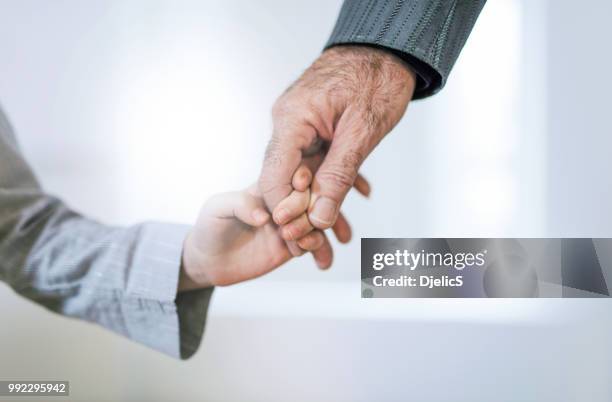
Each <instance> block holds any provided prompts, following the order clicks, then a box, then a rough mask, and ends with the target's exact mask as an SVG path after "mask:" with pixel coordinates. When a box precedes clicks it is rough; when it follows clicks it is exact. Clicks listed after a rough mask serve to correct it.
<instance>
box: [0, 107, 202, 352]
mask: <svg viewBox="0 0 612 402" xmlns="http://www.w3.org/2000/svg"><path fill="white" fill-rule="evenodd" d="M188 229H189V227H188V226H184V225H175V224H167V223H154V222H150V223H143V224H139V225H135V226H131V227H125V228H120V227H111V226H107V225H103V224H101V223H98V222H96V221H93V220H91V219H88V218H86V217H84V216H82V215H80V214H78V213H76V212H74V211H73V210H71V209H69V208H68V207H67V206H66V205H65V204H64V203H62V202H61V201H60V200H59V199H57V198H55V197H53V196H50V195H48V194H46V193H45V192H44V191H43V190H42V189H41V188H40V186H39V185H38V183H37V181H36V179H35V177H34V175H33V173H32V171H31V169H30V168H29V166H28V165H27V163H26V162H25V160H24V159H23V157H22V156H21V154H20V152H19V150H18V147H17V144H16V141H15V138H14V135H13V134H12V130H11V128H10V125H9V124H8V121H7V120H6V118H5V117H4V116H3V115H2V111H1V110H0V280H2V281H4V282H6V283H7V284H8V285H9V286H11V287H12V288H13V289H14V290H15V291H16V292H17V293H18V294H20V295H22V296H24V297H26V298H28V299H30V300H32V301H34V302H36V303H38V304H40V305H42V306H44V307H46V308H48V309H49V310H52V311H54V312H57V313H60V314H63V315H67V316H71V317H76V318H79V319H83V320H87V321H90V322H94V323H97V324H99V325H102V326H103V327H105V328H107V329H110V330H112V331H115V332H117V333H119V334H121V335H124V336H126V337H128V338H130V339H132V340H134V341H136V342H140V343H142V344H144V345H147V346H149V347H151V348H154V349H156V350H159V351H161V352H163V353H166V354H168V355H170V356H173V357H177V358H179V357H180V358H187V357H189V356H191V355H192V354H193V353H194V352H195V351H196V350H197V348H198V346H199V343H200V339H201V338H202V334H203V331H204V324H205V321H206V313H207V309H208V303H209V300H210V296H211V294H212V288H209V289H203V290H197V291H192V292H187V293H180V294H178V295H177V287H178V279H179V271H180V266H181V255H182V249H183V241H184V239H185V236H186V234H187V231H188Z"/></svg>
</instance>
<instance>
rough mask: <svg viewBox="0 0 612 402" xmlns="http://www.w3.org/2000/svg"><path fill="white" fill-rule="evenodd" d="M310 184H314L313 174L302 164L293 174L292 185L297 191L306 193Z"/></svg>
mask: <svg viewBox="0 0 612 402" xmlns="http://www.w3.org/2000/svg"><path fill="white" fill-rule="evenodd" d="M310 183H312V172H311V171H310V169H308V167H307V166H306V165H304V164H301V165H300V166H299V167H298V168H297V170H296V171H295V173H294V174H293V179H292V180H291V185H292V186H293V188H294V189H295V190H297V191H306V190H307V189H308V187H309V186H310Z"/></svg>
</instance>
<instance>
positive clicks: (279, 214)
mask: <svg viewBox="0 0 612 402" xmlns="http://www.w3.org/2000/svg"><path fill="white" fill-rule="evenodd" d="M288 220H289V211H287V210H286V209H285V208H281V209H279V210H278V211H276V212H275V213H274V221H275V222H276V223H277V224H279V225H282V224H284V223H286V222H287V221H288Z"/></svg>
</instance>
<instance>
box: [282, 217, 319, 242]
mask: <svg viewBox="0 0 612 402" xmlns="http://www.w3.org/2000/svg"><path fill="white" fill-rule="evenodd" d="M313 229H314V227H313V226H312V224H311V223H310V221H309V220H308V215H307V214H306V213H302V215H300V216H299V217H297V218H296V219H294V220H292V221H291V222H289V223H287V224H285V225H283V226H282V227H281V237H282V238H283V239H285V240H298V239H301V238H302V237H304V236H306V235H307V234H308V233H310V232H312V230H313Z"/></svg>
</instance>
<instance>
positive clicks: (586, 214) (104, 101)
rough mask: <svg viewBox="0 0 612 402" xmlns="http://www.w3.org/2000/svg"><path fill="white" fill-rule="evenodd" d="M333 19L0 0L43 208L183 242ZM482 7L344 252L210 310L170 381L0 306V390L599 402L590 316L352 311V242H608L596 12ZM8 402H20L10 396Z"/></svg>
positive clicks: (136, 360)
mask: <svg viewBox="0 0 612 402" xmlns="http://www.w3.org/2000/svg"><path fill="white" fill-rule="evenodd" d="M340 4H341V2H340V1H336V0H334V1H323V0H316V1H312V0H311V1H290V2H288V1H281V0H265V1H258V2H251V1H247V0H239V1H232V2H223V1H195V0H193V1H173V2H170V1H159V0H158V1H150V0H132V1H129V2H127V1H120V0H112V1H111V0H109V1H88V2H82V1H76V0H70V1H68V0H65V1H54V2H46V1H42V0H37V1H36V0H21V1H9V0H0V10H1V11H0V101H1V102H2V104H3V107H4V109H5V111H6V112H7V114H8V115H9V117H10V119H11V121H12V123H13V125H14V127H15V129H16V131H17V134H18V136H19V139H20V142H21V145H22V148H23V150H24V152H25V154H26V156H27V158H28V160H29V161H30V162H31V164H32V165H33V167H34V169H35V170H36V172H37V173H38V175H39V178H40V179H41V181H42V183H43V185H44V186H45V188H46V189H47V190H48V191H50V192H52V193H54V194H57V195H59V196H61V197H62V198H63V199H64V200H65V201H66V202H67V203H68V204H70V205H71V206H72V207H74V208H75V209H77V210H79V211H81V212H83V213H85V214H87V215H90V216H93V217H96V218H98V219H100V220H102V221H104V222H108V223H112V224H121V225H128V224H132V223H135V222H138V221H142V220H167V221H178V222H185V223H190V222H192V221H193V220H194V218H195V216H196V214H197V211H198V209H199V207H200V205H201V204H202V202H203V201H204V200H205V199H206V198H207V197H208V196H210V195H211V194H213V193H216V192H219V191H226V190H231V189H236V188H240V187H244V186H246V185H248V184H249V183H251V182H252V181H254V180H256V178H257V175H258V172H259V168H260V164H261V160H262V157H263V150H264V148H265V145H266V141H267V139H268V138H269V135H270V130H271V123H270V117H269V115H270V113H269V110H270V107H271V105H272V103H273V102H274V100H275V98H276V97H277V96H278V95H279V94H280V93H281V92H282V91H283V90H284V89H285V88H286V86H287V85H289V84H290V83H291V82H292V81H293V80H294V79H296V78H297V76H298V75H299V74H300V73H301V72H302V71H303V70H304V69H305V68H306V67H307V66H308V65H309V63H311V62H312V60H314V58H316V56H317V55H318V54H319V52H320V51H321V48H322V46H323V45H324V43H325V42H326V40H327V37H328V35H329V33H330V32H331V29H332V27H333V24H334V21H335V18H336V16H337V12H338V10H339V8H340ZM577 7H578V6H576V5H575V2H572V1H569V0H556V1H554V2H553V1H546V0H533V1H527V0H523V1H521V0H499V1H495V2H493V1H491V2H489V4H487V6H486V7H485V9H484V11H483V13H482V15H481V17H480V19H479V21H478V23H477V25H476V28H475V29H474V31H473V34H472V36H471V37H470V40H469V41H468V44H467V46H466V47H465V49H464V52H463V54H462V56H461V57H460V59H459V62H458V63H457V65H456V67H455V69H454V71H453V73H452V75H451V77H450V80H449V84H448V85H447V87H446V89H445V90H444V91H443V92H442V93H440V94H439V95H437V96H435V97H434V98H432V99H428V100H425V101H420V102H415V103H413V104H411V105H410V107H409V110H408V113H407V115H406V117H405V118H404V119H403V121H402V122H401V123H400V125H399V126H398V127H397V128H396V129H395V130H394V132H393V133H392V134H391V135H389V136H388V137H387V138H386V139H385V140H384V141H383V142H382V144H381V145H380V146H379V147H378V149H377V150H376V151H375V152H374V154H372V156H371V157H370V158H369V159H368V161H367V162H366V163H365V165H364V167H363V170H362V172H363V173H364V174H365V175H366V176H367V177H368V178H369V179H370V180H371V182H372V183H373V187H374V189H373V190H374V191H373V194H372V197H371V199H370V200H364V199H361V198H359V197H358V196H355V195H351V196H350V197H349V198H348V200H347V202H346V203H345V208H344V210H345V212H346V215H347V216H348V217H349V219H350V220H351V222H352V224H353V227H354V232H355V233H354V234H355V239H356V240H354V241H353V242H352V243H351V244H350V245H348V246H337V247H336V259H335V264H334V267H333V269H332V270H331V271H330V272H325V273H322V272H320V271H318V270H317V269H316V268H315V266H314V264H313V262H312V261H311V259H310V258H309V257H303V258H301V259H298V260H295V261H293V262H291V263H289V264H287V265H286V266H285V267H283V268H281V269H280V270H278V271H277V272H274V273H273V274H271V275H269V276H267V277H265V278H262V279H260V280H257V281H254V282H251V283H248V284H245V285H241V286H236V287H232V288H224V289H217V290H216V293H215V296H214V298H213V303H212V306H211V311H210V320H209V324H208V327H207V333H206V337H205V341H204V344H203V345H202V349H201V351H200V352H199V353H198V354H197V355H196V356H195V357H194V358H193V359H192V360H190V361H188V362H177V361H173V360H172V359H169V358H167V357H165V356H161V355H158V354H156V353H155V352H152V351H149V350H147V349H145V348H143V347H141V346H139V345H134V344H132V343H130V342H128V341H126V340H124V339H121V338H119V337H117V336H115V335H113V334H110V333H107V332H105V331H103V330H101V329H99V328H97V327H94V326H91V325H89V324H85V323H81V322H76V321H74V320H68V319H65V318H60V317H57V316H53V315H51V314H49V313H48V312H46V311H44V310H42V309H41V308H39V307H37V306H34V305H33V304H31V303H29V302H27V301H24V300H21V299H19V298H18V297H16V296H15V295H14V294H13V292H12V291H11V290H10V289H8V288H7V287H5V286H2V287H0V303H1V305H2V306H3V308H2V310H1V311H2V315H3V317H2V318H3V319H2V322H3V324H2V325H1V326H0V378H2V379H65V380H70V381H71V392H72V394H73V396H72V397H71V399H73V400H88V401H97V400H100V401H102V400H126V401H127V400H129V401H132V400H134V401H139V400H148V401H153V400H160V401H162V400H170V399H176V400H185V401H187V400H194V401H195V400H206V401H226V400H227V401H243V400H251V401H255V400H257V401H259V400H261V401H286V400H292V401H312V400H324V401H327V400H329V401H344V400H346V401H371V400H384V401H387V400H389V401H391V400H406V399H407V398H409V397H411V398H413V399H415V400H432V401H446V400H453V401H491V400H495V401H516V400H520V401H544V400H555V401H575V400H588V401H593V402H596V401H609V400H610V399H611V398H612V386H611V385H610V381H609V379H610V378H612V347H610V345H609V339H610V334H611V331H612V318H611V316H612V312H611V311H612V309H611V308H610V303H609V302H608V301H597V300H578V301H573V300H519V301H508V300H483V301H480V300H361V299H360V298H359V278H360V274H359V238H360V237H428V236H440V237H453V236H457V237H461V236H475V237H482V236H500V237H540V236H589V237H590V236H607V237H611V236H612V208H610V207H609V206H610V205H612V187H611V186H610V185H609V184H608V181H607V180H608V174H607V173H608V172H609V171H610V169H611V168H612V162H611V161H610V158H609V156H608V153H609V150H610V148H611V146H612V138H611V137H610V132H611V131H610V128H611V127H610V125H611V124H610V120H609V117H608V114H607V113H606V112H607V110H606V107H607V105H608V104H609V102H608V101H607V97H608V96H609V94H610V93H611V92H612V88H611V83H612V79H610V78H609V77H608V75H607V73H606V72H607V71H609V69H610V67H612V57H610V56H609V55H608V54H606V53H605V51H604V50H603V49H605V48H606V46H607V41H606V39H605V38H607V37H609V35H610V30H609V29H608V28H607V21H606V18H607V17H606V15H609V14H610V12H611V11H612V5H611V4H610V3H609V2H606V1H604V0H590V1H588V2H584V5H581V6H580V7H579V10H577ZM24 400H25V399H24Z"/></svg>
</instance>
